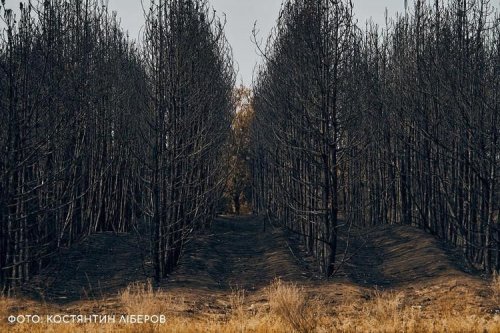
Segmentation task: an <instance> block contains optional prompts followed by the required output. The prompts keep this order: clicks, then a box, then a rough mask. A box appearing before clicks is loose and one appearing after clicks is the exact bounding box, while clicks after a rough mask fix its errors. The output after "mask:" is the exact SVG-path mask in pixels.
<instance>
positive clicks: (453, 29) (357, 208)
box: [252, 0, 500, 275]
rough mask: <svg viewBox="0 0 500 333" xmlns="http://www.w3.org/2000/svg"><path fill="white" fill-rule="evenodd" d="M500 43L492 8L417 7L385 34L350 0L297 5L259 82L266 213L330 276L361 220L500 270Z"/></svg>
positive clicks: (258, 164)
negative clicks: (434, 241)
mask: <svg viewBox="0 0 500 333" xmlns="http://www.w3.org/2000/svg"><path fill="white" fill-rule="evenodd" d="M499 37H500V21H499V17H498V14H496V13H495V12H494V11H493V9H492V7H491V6H490V5H489V1H487V0H477V1H470V0H453V1H450V2H449V3H448V2H446V3H444V2H443V1H438V0H436V1H434V2H433V3H432V4H429V3H428V2H427V1H421V0H418V1H416V2H415V3H414V9H413V10H409V11H408V12H407V13H406V14H405V15H400V16H398V17H396V18H395V19H394V20H390V19H388V20H387V25H386V27H385V28H384V29H379V27H377V26H374V25H373V24H367V25H366V27H365V28H364V29H360V28H358V27H357V26H356V23H355V22H354V19H353V8H352V4H351V3H350V1H329V0H295V1H287V2H286V3H285V4H284V7H283V9H282V12H281V13H280V18H279V21H278V25H277V27H276V29H275V32H274V34H273V35H272V36H271V38H270V42H269V43H268V46H267V48H266V49H265V50H264V56H265V60H266V61H265V65H264V66H263V67H262V68H261V69H260V72H259V74H260V75H259V77H258V80H257V82H256V87H255V99H254V108H255V114H256V116H255V118H256V121H255V124H254V129H253V142H254V145H253V154H254V159H253V166H252V170H253V172H252V173H253V179H254V180H253V183H254V191H255V200H256V205H257V207H256V208H257V209H258V210H259V211H261V212H267V213H269V214H270V215H271V216H272V217H274V218H276V219H278V220H279V221H282V222H283V223H284V225H286V226H287V227H288V228H290V229H291V230H293V231H295V232H297V233H299V234H301V235H302V236H303V240H304V243H305V245H306V247H307V249H308V250H309V251H311V252H312V253H314V254H315V255H316V256H317V258H318V261H319V264H320V265H319V266H320V268H321V270H322V271H323V272H324V273H325V274H326V275H331V274H332V273H333V272H334V271H335V267H336V266H335V261H336V258H335V254H336V252H337V249H336V244H337V235H338V232H339V230H340V228H341V227H342V226H349V225H351V224H353V223H354V224H356V225H358V226H360V227H366V226H373V225H377V224H383V223H401V224H408V225H416V226H419V227H422V228H424V229H426V230H428V231H429V232H431V233H433V234H435V235H437V236H438V237H440V238H443V239H445V240H447V241H449V242H450V243H452V244H454V245H456V246H458V247H460V248H462V249H463V251H464V254H465V257H466V258H467V260H469V261H470V262H472V263H473V264H476V265H478V266H480V267H481V268H483V269H485V270H486V271H491V270H492V269H496V270H498V269H500V248H499V246H500V227H499V220H498V212H499V208H500V207H499V205H500V197H499V194H500V190H499V184H498V183H499V177H500V174H499V171H500V170H499V169H500V152H499V150H498V149H499V146H500V144H499V136H500V132H499V131H500V128H499V125H500V124H499V123H500V121H499V112H500V111H499V109H500V100H499V94H500V89H499V88H500V38H499ZM339 221H340V222H339Z"/></svg>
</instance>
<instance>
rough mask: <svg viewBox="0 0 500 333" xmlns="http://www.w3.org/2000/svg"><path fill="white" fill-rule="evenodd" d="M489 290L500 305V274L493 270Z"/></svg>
mask: <svg viewBox="0 0 500 333" xmlns="http://www.w3.org/2000/svg"><path fill="white" fill-rule="evenodd" d="M491 291H492V293H493V300H494V301H495V303H496V304H497V305H498V306H500V275H499V274H498V273H497V272H495V273H493V278H492V279H491Z"/></svg>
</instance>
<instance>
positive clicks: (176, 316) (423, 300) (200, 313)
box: [0, 277, 500, 333]
mask: <svg viewBox="0 0 500 333" xmlns="http://www.w3.org/2000/svg"><path fill="white" fill-rule="evenodd" d="M493 281H494V282H492V284H491V289H492V290H493V291H494V292H493V293H490V294H489V295H487V296H486V295H484V296H480V295H479V296H478V294H477V292H474V291H471V289H472V288H471V287H470V286H469V285H467V283H463V282H460V281H459V282H457V281H449V282H447V283H441V284H436V285H427V286H419V287H418V288H417V287H410V288H407V289H404V288H400V289H395V290H388V291H381V290H373V289H364V288H361V287H352V286H343V285H341V284H337V285H335V284H330V285H324V286H321V287H318V288H319V289H318V288H316V287H315V288H316V289H313V288H312V287H311V288H309V289H308V287H306V286H297V285H296V284H292V283H286V282H283V281H280V280H276V281H273V282H272V283H271V284H270V285H269V286H268V287H267V288H264V289H262V290H260V291H257V292H255V293H253V294H249V293H247V292H246V291H245V290H242V289H235V290H233V291H232V292H230V293H229V294H226V295H221V297H222V298H224V299H221V300H219V301H220V302H219V304H221V306H220V307H218V308H216V309H215V310H214V311H208V310H207V309H205V310H204V309H195V310H193V300H192V299H190V300H187V299H186V298H185V297H184V296H183V295H181V294H179V293H173V292H171V291H162V290H154V289H153V287H152V286H151V284H150V283H148V282H146V283H135V284H132V285H130V286H129V287H128V288H127V289H125V290H124V291H122V292H121V293H120V294H119V295H117V297H116V298H115V299H113V300H109V299H108V300H102V301H101V302H91V301H88V302H81V303H78V304H74V305H70V306H67V307H66V308H64V307H62V306H56V305H50V304H41V303H36V302H33V301H30V300H19V299H10V298H1V299H0V332H9V333H10V332H33V333H42V332H44V333H45V332H54V333H70V332H71V333H72V332H103V333H108V332H109V333H111V332H124V333H131V332H141V333H149V332H179V333H181V332H188V333H190V332H193V333H194V332H213V333H215V332H222V333H226V332H227V333H229V332H231V333H233V332H255V333H264V332H276V333H278V332H409V333H411V332H480V333H484V332H489V333H495V332H500V315H499V314H495V313H494V311H493V312H491V311H488V307H487V306H486V308H484V307H480V306H478V304H479V303H481V302H482V303H481V304H489V306H490V309H494V308H495V306H496V305H497V304H498V303H497V297H498V291H499V279H498V277H495V279H494V280H493ZM341 288H344V291H343V292H345V291H347V292H345V294H344V295H343V296H335V295H342V293H340V291H341V290H340V289H341ZM351 288H356V289H351ZM490 295H491V296H490ZM335 297H337V299H335ZM478 297H479V298H480V297H483V298H484V299H479V298H478ZM103 304H107V308H103ZM99 306H101V308H99ZM210 306H212V305H210ZM66 312H69V313H75V312H77V313H83V314H89V313H109V312H112V313H126V314H165V315H166V318H167V321H166V323H164V324H152V323H148V324H135V325H133V324H59V325H54V324H46V323H40V324H15V325H12V324H9V323H8V321H7V317H8V316H9V315H17V314H27V313H32V314H33V313H38V314H50V313H66Z"/></svg>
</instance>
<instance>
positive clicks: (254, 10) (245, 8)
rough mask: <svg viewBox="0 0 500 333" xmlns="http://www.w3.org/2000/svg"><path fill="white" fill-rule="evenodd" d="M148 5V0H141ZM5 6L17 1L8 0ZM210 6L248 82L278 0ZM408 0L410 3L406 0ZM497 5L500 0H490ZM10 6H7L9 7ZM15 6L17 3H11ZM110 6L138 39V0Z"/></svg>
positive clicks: (380, 10)
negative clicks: (255, 38) (258, 41)
mask: <svg viewBox="0 0 500 333" xmlns="http://www.w3.org/2000/svg"><path fill="white" fill-rule="evenodd" d="M142 1H143V2H144V4H145V7H146V8H147V7H148V5H149V0H142ZM6 2H7V6H9V5H10V6H12V5H13V4H15V3H18V1H16V0H7V1H6ZM209 2H210V4H211V6H212V7H213V8H214V9H215V10H216V11H217V14H219V15H220V16H222V13H225V14H226V18H227V24H226V36H227V38H228V40H229V42H230V44H231V46H232V48H233V55H234V59H235V62H236V63H237V65H238V67H239V73H238V82H237V83H244V84H245V85H250V84H251V83H252V73H253V70H254V67H255V64H256V63H257V62H258V61H260V57H259V55H258V54H257V51H256V48H255V45H254V44H253V43H252V39H251V37H252V29H253V26H254V23H255V22H257V29H258V30H259V32H260V33H259V36H260V37H261V38H263V39H265V38H266V37H267V36H268V34H269V32H270V30H271V28H272V27H273V26H274V25H275V22H276V18H277V17H278V13H279V9H280V6H281V0H209ZM408 3H413V1H412V0H409V1H408ZM491 3H492V4H494V5H497V6H498V4H499V3H500V0H492V1H491ZM353 4H354V12H355V15H356V18H357V19H358V21H359V23H360V26H362V27H363V26H364V24H361V23H364V22H365V21H366V20H367V19H369V18H370V17H372V18H373V20H374V21H375V22H376V23H378V24H380V25H383V24H384V22H385V20H384V13H385V8H387V11H388V14H389V17H391V16H394V14H395V13H396V12H403V10H404V0H353ZM10 6H9V7H10ZM14 7H17V5H14ZM109 7H110V9H111V10H116V11H117V12H118V16H119V17H120V18H121V22H122V27H123V28H124V29H125V30H128V31H129V34H130V36H131V37H132V38H135V39H137V37H138V36H139V34H140V30H141V28H142V26H143V24H144V17H143V10H142V6H141V0H109Z"/></svg>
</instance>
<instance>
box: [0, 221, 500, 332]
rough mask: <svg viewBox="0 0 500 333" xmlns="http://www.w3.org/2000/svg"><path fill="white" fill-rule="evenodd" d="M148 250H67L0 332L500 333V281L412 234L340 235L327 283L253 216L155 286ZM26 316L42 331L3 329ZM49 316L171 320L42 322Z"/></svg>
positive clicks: (214, 235)
mask: <svg viewBox="0 0 500 333" xmlns="http://www.w3.org/2000/svg"><path fill="white" fill-rule="evenodd" d="M143 244H144V245H143ZM147 252H148V251H147V242H146V241H144V239H141V238H140V237H139V236H138V235H137V234H136V233H130V234H118V235H116V234H112V233H101V234H97V235H93V236H91V237H90V238H88V239H87V240H85V241H83V242H82V243H80V244H78V245H76V246H73V247H72V248H71V249H68V250H66V251H63V252H62V253H61V254H60V255H59V256H58V257H57V258H55V259H54V260H53V262H52V264H51V265H50V266H49V267H48V268H47V269H46V270H44V272H43V273H42V274H40V275H39V276H37V277H36V278H35V279H33V280H32V281H30V283H29V285H26V286H25V287H23V288H22V289H21V290H20V291H19V294H18V295H17V297H15V298H4V299H0V332H4V331H7V332H26V331H29V332H46V331H53V332H74V331H82V332H94V331H99V332H139V331H140V332H235V331H238V332H289V331H292V330H294V331H299V332H312V331H317V332H335V331H337V332H368V331H370V332H402V331H404V332H426V331H428V332H500V279H496V280H495V282H492V280H491V278H486V277H482V276H480V275H479V274H477V273H475V272H472V271H470V270H469V269H468V268H467V266H465V265H461V264H460V263H461V262H463V260H462V259H461V256H460V254H459V253H457V252H456V251H453V250H451V249H448V248H446V247H444V246H443V245H442V244H441V243H440V242H439V241H437V240H436V239H434V238H433V237H432V236H430V235H428V234H426V233H425V232H423V231H421V230H418V229H416V228H413V227H408V226H383V227H376V228H373V229H371V230H365V231H364V232H363V233H360V232H357V231H352V232H351V234H350V235H349V237H348V236H347V235H342V237H341V241H340V244H339V253H338V257H339V259H340V260H342V258H346V260H345V262H344V263H343V265H342V266H341V268H340V269H339V270H338V272H337V273H336V276H335V277H334V278H333V279H330V280H325V279H324V278H322V277H321V275H320V274H319V273H318V272H317V271H316V269H315V267H316V266H317V265H316V264H315V262H314V259H313V258H312V257H311V256H310V255H308V254H307V253H306V252H305V251H304V249H303V248H302V247H301V246H300V245H299V242H298V241H297V239H296V237H295V236H294V235H293V234H289V233H287V232H285V231H283V230H282V229H280V228H275V227H273V226H272V225H269V224H267V226H266V228H265V230H264V219H262V218H256V217H251V216H244V217H233V216H226V217H221V218H218V219H217V220H216V221H215V223H214V225H213V228H212V230H211V231H210V232H208V233H206V234H204V235H200V236H199V237H197V238H196V240H193V241H192V242H190V243H189V244H188V245H187V246H186V249H185V253H184V255H183V256H182V258H181V261H180V263H179V265H178V267H177V268H176V270H175V271H174V272H173V273H172V274H171V275H170V276H169V278H168V279H166V280H165V281H164V282H162V283H161V284H160V285H154V284H152V283H151V282H150V281H151V279H150V278H151V276H152V269H151V262H150V259H149V258H148V256H147ZM347 259H348V260H347ZM26 314H38V315H40V316H41V317H42V322H41V323H31V324H30V323H24V324H19V323H17V324H9V323H8V317H9V316H11V315H14V316H17V315H26ZM53 314H84V315H89V314H99V315H109V314H129V315H141V314H145V315H148V314H149V315H154V314H164V315H165V316H166V322H165V323H163V324H152V323H147V324H141V325H139V324H135V325H134V324H130V323H129V324H121V323H114V324H113V323H108V324H102V323H101V324H99V323H87V324H81V323H69V324H57V323H53V322H52V323H49V322H47V320H45V322H44V320H43V319H44V318H48V317H46V316H47V315H53ZM18 320H19V319H18Z"/></svg>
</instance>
